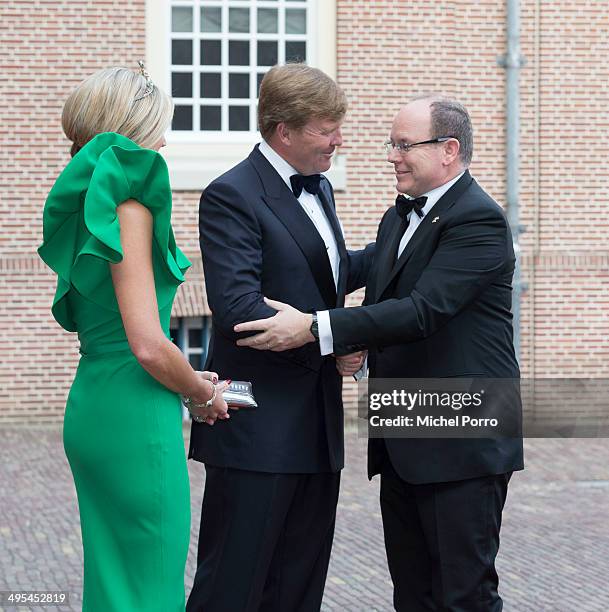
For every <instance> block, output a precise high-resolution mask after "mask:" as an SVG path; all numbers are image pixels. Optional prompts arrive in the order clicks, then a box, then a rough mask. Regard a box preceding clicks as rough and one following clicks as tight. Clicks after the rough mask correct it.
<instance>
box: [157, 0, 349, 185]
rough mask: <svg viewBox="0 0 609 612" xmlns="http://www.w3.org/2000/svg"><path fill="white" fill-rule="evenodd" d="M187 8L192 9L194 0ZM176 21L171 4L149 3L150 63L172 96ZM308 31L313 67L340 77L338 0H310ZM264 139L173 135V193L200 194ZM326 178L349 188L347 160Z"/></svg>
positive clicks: (337, 162) (166, 0)
mask: <svg viewBox="0 0 609 612" xmlns="http://www.w3.org/2000/svg"><path fill="white" fill-rule="evenodd" d="M281 1H283V0H281ZM183 4H184V6H187V5H189V2H188V0H185V1H184V2H183ZM190 4H192V3H190ZM295 8H296V7H295ZM170 23H171V1H170V0H146V65H147V69H148V71H149V72H150V74H151V76H152V79H153V80H154V81H155V82H156V83H158V84H159V85H160V86H161V87H162V88H163V89H164V90H165V91H167V92H170V91H171V82H170V78H171V77H170V69H169V67H170V65H171V63H170V62H171V36H170V33H169V27H170V26H169V25H168V24H170ZM307 32H310V33H314V36H312V37H310V38H309V39H308V40H309V42H308V44H307V63H309V64H310V65H312V66H316V67H318V68H320V69H321V70H323V71H324V72H326V73H327V74H328V75H330V76H331V77H332V78H336V0H309V5H308V10H307ZM223 78H224V77H223ZM250 123H251V121H250ZM259 141H260V134H259V133H258V132H253V131H250V132H234V133H230V132H218V133H215V134H213V133H210V132H204V133H196V132H186V133H180V132H172V131H170V132H169V133H168V135H167V146H166V147H164V148H163V149H162V151H161V152H162V154H163V156H164V157H165V159H166V161H167V165H168V167H169V173H170V177H171V184H172V187H173V189H174V190H188V191H190V190H193V191H200V190H202V189H204V188H205V187H206V186H207V185H208V184H209V183H210V182H211V181H212V180H213V179H214V178H216V177H217V176H219V175H220V174H222V173H223V172H226V170H228V169H229V168H231V167H232V166H234V165H235V164H237V163H238V162H239V161H240V160H242V159H243V158H244V157H246V156H247V155H248V154H249V152H250V151H251V149H252V147H253V145H254V144H255V143H257V142H259ZM326 175H327V176H328V178H329V179H330V180H331V181H332V184H333V185H334V188H335V189H337V190H341V189H344V188H345V182H346V169H345V160H344V157H343V156H340V155H338V156H336V157H335V159H334V162H333V164H332V168H331V169H330V170H329V171H328V172H327V173H326Z"/></svg>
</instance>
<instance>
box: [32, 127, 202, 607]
mask: <svg viewBox="0 0 609 612" xmlns="http://www.w3.org/2000/svg"><path fill="white" fill-rule="evenodd" d="M130 198H133V199H135V200H137V201H138V202H141V203H142V204H143V205H145V206H146V207H147V208H148V209H149V210H150V211H151V213H152V215H153V219H154V225H153V252H152V259H153V266H154V279H155V286H156V296H157V300H158V308H159V317H160V321H161V325H162V328H163V331H164V332H165V334H167V335H168V333H169V318H170V314H171V306H172V303H173V299H174V297H175V293H176V290H177V287H178V285H179V284H180V283H181V282H182V281H183V280H184V276H183V272H184V271H185V270H186V269H187V268H188V266H189V265H190V263H189V262H188V260H187V259H186V257H185V256H184V255H183V253H182V252H181V251H180V250H179V249H178V248H177V247H176V244H175V239H174V236H173V231H172V229H171V224H170V215H171V190H170V187H169V177H168V172H167V166H166V164H165V162H164V160H163V158H162V157H161V156H160V155H159V154H158V153H156V152H154V151H151V150H148V149H142V148H141V147H139V146H138V145H137V144H135V143H134V142H132V141H131V140H129V139H128V138H125V137H124V136H120V135H118V134H114V133H105V134H99V135H98V136H96V137H95V138H93V139H92V140H91V141H90V142H89V143H87V144H86V145H85V146H84V147H83V148H82V149H81V150H80V151H79V152H78V153H77V154H76V155H75V156H74V158H73V159H72V161H70V163H69V164H68V165H67V167H66V168H65V170H64V171H63V172H62V173H61V175H60V176H59V178H58V179H57V181H56V183H55V185H54V186H53V188H52V189H51V192H50V193H49V197H48V199H47V201H46V204H45V208H44V216H43V225H44V241H43V244H42V246H41V247H40V248H39V250H38V252H39V254H40V256H41V257H42V259H43V260H44V261H45V262H46V264H47V265H48V266H50V267H51V268H52V269H53V270H54V271H55V272H56V274H57V276H58V282H57V292H56V294H55V299H54V302H53V307H52V312H53V316H54V317H55V319H56V320H57V321H58V323H59V324H60V325H61V326H62V327H63V328H64V329H66V330H68V331H76V332H78V338H79V340H80V352H81V355H82V357H81V359H80V363H79V365H78V370H77V372H76V377H75V379H74V382H73V384H72V388H71V390H70V394H69V396H68V400H67V405H66V412H65V419H64V430H63V433H64V447H65V451H66V455H67V457H68V460H69V463H70V467H71V469H72V474H73V476H74V483H75V485H76V492H77V495H78V505H79V510H80V522H81V528H82V540H83V549H84V593H83V610H86V611H89V612H90V611H98V610H99V611H103V612H119V611H120V612H135V611H137V612H148V611H159V612H173V611H176V610H184V567H185V564H186V556H187V553H188V541H189V535H190V499H189V497H190V491H189V482H188V472H187V469H186V457H185V452H184V442H183V439H182V411H181V406H180V400H179V397H178V395H177V394H176V393H174V392H172V391H170V390H169V389H167V388H166V387H164V386H163V385H161V384H160V383H159V382H157V381H156V380H155V379H154V378H153V377H152V376H150V375H149V374H148V373H147V372H146V371H145V370H144V369H143V368H142V367H141V366H140V365H139V363H138V362H137V360H136V359H135V357H134V355H133V353H131V351H130V350H129V345H128V343H127V337H126V335H125V330H124V327H123V324H122V320H121V315H120V312H119V309H118V305H117V301H116V296H115V293H114V287H113V284H112V279H111V277H110V262H112V263H117V262H120V261H121V259H122V249H121V241H120V225H119V220H118V216H117V211H116V208H117V205H118V204H120V203H121V202H124V201H125V200H128V199H130Z"/></svg>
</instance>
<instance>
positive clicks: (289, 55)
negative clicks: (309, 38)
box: [285, 41, 307, 62]
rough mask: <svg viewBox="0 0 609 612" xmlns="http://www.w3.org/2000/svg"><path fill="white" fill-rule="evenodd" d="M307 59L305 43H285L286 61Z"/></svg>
mask: <svg viewBox="0 0 609 612" xmlns="http://www.w3.org/2000/svg"><path fill="white" fill-rule="evenodd" d="M306 59H307V43H306V42H300V41H298V42H296V41H289V42H286V43H285V61H286V62H304V61H305V60H306Z"/></svg>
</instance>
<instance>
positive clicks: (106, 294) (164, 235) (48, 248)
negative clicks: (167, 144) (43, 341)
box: [38, 132, 190, 331]
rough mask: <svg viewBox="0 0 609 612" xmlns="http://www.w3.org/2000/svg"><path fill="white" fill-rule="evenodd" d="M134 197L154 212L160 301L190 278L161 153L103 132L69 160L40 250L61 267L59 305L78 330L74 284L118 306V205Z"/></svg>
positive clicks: (63, 318)
mask: <svg viewBox="0 0 609 612" xmlns="http://www.w3.org/2000/svg"><path fill="white" fill-rule="evenodd" d="M129 199H134V200H137V201H138V202H140V203H141V204H143V205H144V206H146V207H147V208H148V209H149V210H150V212H151V213H152V216H153V266H154V274H155V286H156V293H157V301H158V305H159V308H163V307H164V306H166V305H167V304H168V303H169V302H170V301H171V299H173V296H174V294H175V288H176V286H177V285H179V284H180V283H181V282H183V281H184V272H185V271H186V270H187V269H188V267H189V266H190V262H189V261H188V259H187V258H186V257H185V255H184V254H183V253H182V251H180V249H179V248H178V247H177V246H176V243H175V238H174V235H173V230H172V228H171V188H170V186H169V172H168V170H167V164H166V163H165V160H164V159H163V157H162V156H161V155H159V154H158V153H157V152H156V151H152V150H150V149H142V148H141V147H140V146H138V145H137V144H136V143H135V142H133V141H132V140H130V139H129V138H126V137H125V136H121V135H120V134H115V133H112V132H107V133H104V134H98V135H97V136H96V137H95V138H93V139H92V140H90V141H89V142H88V143H87V144H86V145H85V146H84V147H83V148H82V149H81V150H80V151H79V152H78V153H77V154H76V155H75V156H74V158H73V159H72V161H70V163H69V164H68V165H67V166H66V168H65V169H64V171H63V172H62V173H61V174H60V175H59V177H58V179H57V181H56V182H55V184H54V185H53V187H52V189H51V191H50V193H49V195H48V198H47V200H46V203H45V206H44V213H43V243H42V245H41V246H40V247H39V249H38V254H39V255H40V257H41V258H42V259H43V261H44V262H45V263H46V264H47V265H48V266H49V267H50V268H51V269H52V270H53V271H54V272H55V273H56V274H57V276H58V281H57V291H56V293H55V298H54V300H53V307H52V312H53V316H54V317H55V319H56V320H57V322H58V323H59V324H60V325H61V326H62V327H63V328H64V329H67V330H68V331H76V324H75V321H74V318H73V316H72V313H71V312H70V308H69V300H67V299H66V298H67V296H68V294H69V292H70V291H71V290H76V291H77V292H78V293H80V294H81V295H83V296H84V297H86V298H87V299H89V300H91V301H93V302H95V303H96V304H98V305H99V306H101V307H102V308H106V309H110V310H113V311H115V312H118V304H117V301H116V295H115V293H114V286H113V284H112V279H111V276H110V266H109V263H118V262H120V261H121V260H122V258H123V251H122V248H121V240H120V224H119V220H118V214H117V210H116V209H117V206H118V205H119V204H121V203H122V202H124V201H125V200H129Z"/></svg>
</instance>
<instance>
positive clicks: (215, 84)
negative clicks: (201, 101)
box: [201, 74, 222, 98]
mask: <svg viewBox="0 0 609 612" xmlns="http://www.w3.org/2000/svg"><path fill="white" fill-rule="evenodd" d="M201 97H202V98H221V97H222V86H221V79H220V75H219V74H202V75H201Z"/></svg>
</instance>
